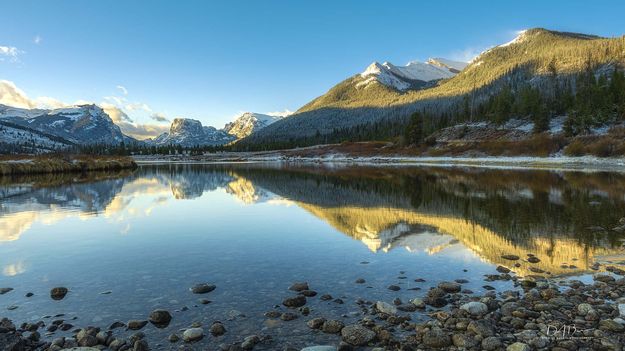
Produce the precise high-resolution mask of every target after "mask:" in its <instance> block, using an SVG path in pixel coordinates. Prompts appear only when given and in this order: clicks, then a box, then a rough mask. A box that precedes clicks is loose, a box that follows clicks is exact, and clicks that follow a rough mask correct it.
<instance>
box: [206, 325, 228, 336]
mask: <svg viewBox="0 0 625 351" xmlns="http://www.w3.org/2000/svg"><path fill="white" fill-rule="evenodd" d="M208 331H209V332H210V333H211V334H213V335H214V336H219V335H224V334H225V333H226V327H225V326H224V325H223V324H221V322H215V323H213V324H212V325H211V326H210V328H209V329H208Z"/></svg>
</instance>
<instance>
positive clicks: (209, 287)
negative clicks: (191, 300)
mask: <svg viewBox="0 0 625 351" xmlns="http://www.w3.org/2000/svg"><path fill="white" fill-rule="evenodd" d="M216 288H217V286H215V285H214V284H208V283H202V284H197V285H195V286H194V287H192V288H191V289H190V290H191V292H192V293H194V294H207V293H209V292H211V291H213V290H215V289H216Z"/></svg>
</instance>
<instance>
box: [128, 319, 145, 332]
mask: <svg viewBox="0 0 625 351" xmlns="http://www.w3.org/2000/svg"><path fill="white" fill-rule="evenodd" d="M147 324H148V321H140V320H136V319H135V320H130V321H128V329H130V330H139V329H143V327H145V326H146V325H147Z"/></svg>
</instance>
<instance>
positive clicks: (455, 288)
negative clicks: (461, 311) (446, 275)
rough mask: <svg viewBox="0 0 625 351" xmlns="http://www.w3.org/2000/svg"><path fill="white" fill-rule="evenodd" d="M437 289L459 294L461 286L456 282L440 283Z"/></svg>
mask: <svg viewBox="0 0 625 351" xmlns="http://www.w3.org/2000/svg"><path fill="white" fill-rule="evenodd" d="M438 287H439V289H442V290H443V291H444V292H446V293H459V292H460V290H462V285H460V284H458V283H456V282H440V283H439V284H438Z"/></svg>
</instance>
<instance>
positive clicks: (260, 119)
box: [146, 112, 284, 147]
mask: <svg viewBox="0 0 625 351" xmlns="http://www.w3.org/2000/svg"><path fill="white" fill-rule="evenodd" d="M282 118H284V116H270V115H264V114H261V113H253V112H245V113H243V114H242V115H241V116H239V117H238V118H236V119H235V120H234V121H232V122H230V123H227V124H226V125H225V126H224V128H222V129H217V128H215V127H211V126H202V122H200V121H198V120H195V119H190V118H176V119H174V120H173V122H172V123H171V126H170V128H169V132H165V133H163V134H161V135H159V136H158V137H156V138H154V139H150V140H147V141H146V142H147V143H148V144H150V145H172V144H173V145H182V146H186V147H191V146H198V145H199V146H205V145H213V146H214V145H225V144H228V143H231V142H234V141H236V140H239V139H242V138H245V137H248V136H250V135H251V134H252V133H255V132H257V131H258V130H260V129H263V128H265V127H267V126H268V125H270V124H272V123H274V122H277V121H279V120H281V119H282Z"/></svg>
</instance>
